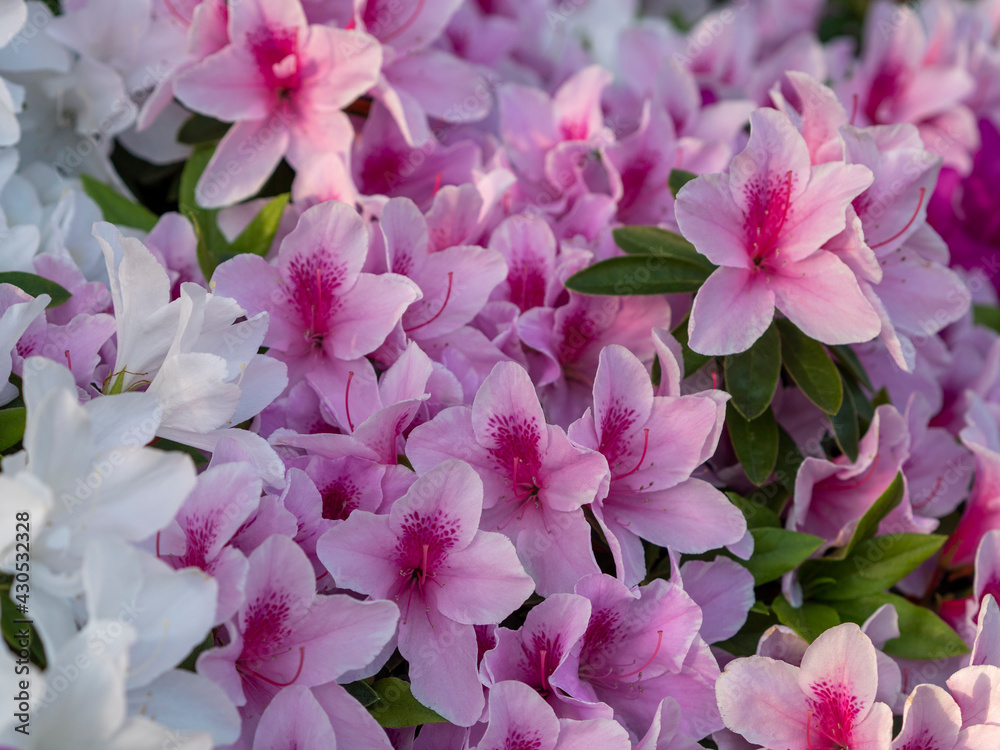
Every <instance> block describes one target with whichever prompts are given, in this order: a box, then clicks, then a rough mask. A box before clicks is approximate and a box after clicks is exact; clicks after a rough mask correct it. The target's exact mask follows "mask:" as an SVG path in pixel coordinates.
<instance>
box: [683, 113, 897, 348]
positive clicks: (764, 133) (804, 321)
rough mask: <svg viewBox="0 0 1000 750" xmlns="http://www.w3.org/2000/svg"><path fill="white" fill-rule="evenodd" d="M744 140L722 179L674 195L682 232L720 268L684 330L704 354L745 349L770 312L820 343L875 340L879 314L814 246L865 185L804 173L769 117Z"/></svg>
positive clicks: (827, 169) (802, 159)
mask: <svg viewBox="0 0 1000 750" xmlns="http://www.w3.org/2000/svg"><path fill="white" fill-rule="evenodd" d="M750 125H751V132H750V141H749V143H747V147H746V149H744V151H743V152H742V153H740V154H739V155H737V156H736V157H734V158H733V161H732V164H731V166H730V168H729V172H728V173H727V174H719V175H703V176H701V177H699V178H697V179H695V180H692V181H691V182H689V183H688V184H687V185H685V186H684V188H682V189H681V192H680V193H679V194H678V196H677V203H676V206H675V213H676V217H677V224H678V225H679V226H680V229H681V232H682V233H683V234H684V236H685V237H687V238H688V239H689V240H691V242H692V243H694V246H695V247H696V248H697V249H698V251H699V252H700V253H702V254H703V255H705V256H707V257H708V258H709V260H711V261H712V262H713V263H715V264H717V265H718V266H720V267H719V268H718V269H717V270H716V271H715V272H714V273H713V274H712V275H711V276H710V277H709V278H708V280H707V281H706V282H705V284H704V286H702V288H701V289H700V290H699V292H698V294H697V296H696V297H695V301H694V308H693V309H692V311H691V318H690V323H689V329H688V330H689V334H690V344H691V348H692V349H694V350H695V351H697V352H701V353H703V354H732V353H735V352H742V351H745V350H746V349H749V348H750V346H751V345H752V344H753V342H754V341H756V340H757V339H758V338H760V336H761V334H763V333H764V331H765V330H766V329H767V327H768V325H770V323H771V319H772V317H773V316H774V309H775V307H777V309H778V310H780V311H781V312H782V313H784V314H785V315H786V316H787V317H788V318H789V319H791V320H792V322H793V323H795V324H796V325H797V326H798V327H799V328H801V329H802V330H803V331H804V332H805V333H806V334H807V335H809V336H811V337H812V338H814V339H817V340H819V341H822V342H824V343H827V344H848V343H854V342H860V341H867V340H868V339H871V338H873V337H874V336H877V335H878V333H879V330H880V328H881V323H880V322H879V318H878V315H877V314H876V313H875V310H873V309H872V306H871V304H869V302H868V301H867V300H866V299H865V297H864V295H863V294H862V293H861V289H860V287H859V286H858V281H857V279H856V278H855V276H854V274H853V273H852V272H851V270H850V269H849V268H848V267H847V265H845V264H844V263H843V261H841V260H840V259H839V258H838V257H837V256H835V255H834V254H832V253H830V252H828V251H825V250H821V249H820V247H821V246H822V245H823V244H824V243H825V242H826V241H827V240H829V239H831V238H832V237H834V236H835V235H837V234H838V233H840V232H841V231H843V229H844V228H845V226H846V211H847V206H848V204H850V202H851V201H852V200H853V199H854V198H856V197H857V196H858V195H860V194H861V193H862V192H864V190H865V189H866V188H867V187H868V186H869V185H870V184H871V182H872V173H871V171H870V170H869V169H868V168H867V167H864V166H861V165H858V164H844V163H843V162H831V163H827V164H820V165H816V166H812V165H811V164H810V160H809V149H808V148H807V146H806V142H805V140H804V139H803V138H802V136H801V135H800V134H799V132H798V130H797V129H796V128H795V126H794V125H793V124H792V123H791V121H790V120H789V119H788V117H786V116H785V115H783V114H781V113H780V112H777V111H776V110H768V109H758V110H756V111H755V112H753V113H752V114H751V115H750Z"/></svg>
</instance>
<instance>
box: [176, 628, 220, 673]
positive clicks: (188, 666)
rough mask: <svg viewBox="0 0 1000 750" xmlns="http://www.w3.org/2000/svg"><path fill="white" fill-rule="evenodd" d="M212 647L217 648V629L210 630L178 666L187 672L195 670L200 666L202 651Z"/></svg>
mask: <svg viewBox="0 0 1000 750" xmlns="http://www.w3.org/2000/svg"><path fill="white" fill-rule="evenodd" d="M210 648H215V631H213V630H210V631H209V633H208V635H206V636H205V638H204V639H203V640H202V642H201V643H199V644H198V645H197V646H195V647H194V649H193V650H192V651H191V653H190V654H188V655H187V656H186V657H185V659H184V661H182V662H181V663H180V664H179V665H177V666H178V669H183V670H185V671H186V672H194V671H196V670H197V667H198V657H199V656H201V654H202V652H204V651H208V650H209V649H210Z"/></svg>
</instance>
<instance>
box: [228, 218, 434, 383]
mask: <svg viewBox="0 0 1000 750" xmlns="http://www.w3.org/2000/svg"><path fill="white" fill-rule="evenodd" d="M367 254H368V231H367V229H366V228H365V224H364V222H363V221H362V219H361V217H360V216H358V215H357V213H355V211H354V210H353V209H352V208H351V207H350V206H348V205H347V204H345V203H337V202H336V201H328V202H326V203H320V204H318V205H316V206H313V207H312V208H310V209H308V210H307V211H305V213H303V214H302V216H301V217H299V223H298V224H297V225H296V227H295V230H294V231H292V233H291V234H289V235H288V236H287V237H286V238H285V239H284V240H283V241H282V243H281V247H280V249H279V251H278V263H277V266H272V265H271V264H269V263H268V262H267V261H265V260H264V259H263V258H261V257H259V256H256V255H252V254H244V255H238V256H236V257H235V258H233V259H231V260H229V261H227V262H225V263H223V264H222V265H221V266H219V267H218V268H217V269H216V271H215V275H214V276H213V278H212V282H213V283H214V284H215V288H216V291H217V293H218V294H221V295H225V296H231V297H233V298H234V299H236V300H238V301H240V303H241V304H242V305H243V307H244V308H246V310H247V314H248V315H256V314H257V313H258V312H261V311H263V310H266V311H267V312H269V313H270V326H269V328H268V330H267V335H266V336H265V337H264V345H265V346H268V347H271V348H272V349H273V350H274V353H275V354H280V356H281V358H282V359H283V360H284V361H285V362H286V363H288V366H289V368H288V369H289V379H290V380H292V381H294V380H297V379H298V378H299V377H301V375H303V374H304V373H305V372H308V371H309V370H312V369H316V368H318V367H320V366H321V365H322V363H323V361H324V360H325V359H327V358H334V359H343V360H350V359H356V358H357V357H361V356H363V355H365V354H369V353H371V352H372V351H374V350H375V349H377V348H378V347H379V346H380V345H381V344H382V342H383V341H385V337H386V336H387V335H388V334H389V332H390V331H391V330H392V329H393V326H395V325H396V323H397V322H398V321H399V319H400V317H401V316H402V314H403V311H404V310H406V308H407V306H408V305H409V304H410V303H411V302H413V301H414V300H416V299H418V297H419V295H420V292H419V290H418V289H417V288H416V285H415V284H413V283H412V282H411V281H409V280H408V279H405V278H403V277H402V276H397V275H395V274H381V275H379V276H375V275H374V274H370V273H362V272H361V269H362V267H363V266H364V263H365V257H366V256H367ZM297 376H298V377H297Z"/></svg>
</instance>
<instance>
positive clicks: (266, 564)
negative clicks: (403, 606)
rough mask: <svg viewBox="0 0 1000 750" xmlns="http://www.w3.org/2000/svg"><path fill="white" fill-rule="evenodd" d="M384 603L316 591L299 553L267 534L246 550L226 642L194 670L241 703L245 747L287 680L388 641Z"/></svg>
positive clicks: (390, 626)
mask: <svg viewBox="0 0 1000 750" xmlns="http://www.w3.org/2000/svg"><path fill="white" fill-rule="evenodd" d="M397 618H398V610H397V608H396V606H395V605H394V604H392V603H391V602H359V601H357V600H356V599H354V598H352V597H350V596H346V595H336V596H317V595H316V583H315V576H314V575H313V570H312V566H311V565H310V564H309V560H308V559H307V558H306V555H305V553H304V552H303V551H302V550H301V549H300V548H299V547H298V545H296V544H295V542H293V541H292V540H291V539H288V538H287V537H283V536H281V535H274V536H271V537H270V538H268V539H267V541H265V542H264V543H263V544H262V545H260V547H258V548H257V549H256V550H255V551H254V553H253V554H252V555H250V567H249V571H248V574H247V583H246V598H245V601H244V602H243V604H242V605H241V606H240V608H239V611H238V612H237V614H236V618H235V619H234V620H232V621H230V623H229V624H227V626H226V630H227V633H228V636H229V638H230V641H229V642H228V643H227V644H226V645H224V646H221V647H219V648H213V649H209V650H208V651H205V652H203V653H202V654H201V656H200V657H199V658H198V673H199V674H202V675H204V676H206V677H208V678H210V679H211V680H213V681H214V682H216V683H217V684H218V685H219V686H220V687H222V689H223V690H225V692H226V695H228V696H229V699H230V700H231V701H232V702H233V703H234V704H236V705H237V706H239V707H240V714H241V716H242V718H243V733H242V735H241V739H240V743H242V744H238V745H237V747H239V748H249V747H250V742H251V739H250V738H252V737H253V735H254V731H255V730H256V727H257V724H258V722H259V721H260V717H261V714H262V712H263V711H264V709H265V708H266V707H267V705H268V704H269V703H270V702H271V700H272V699H273V698H274V696H275V695H276V694H277V692H278V690H279V689H281V688H282V687H287V686H289V685H293V684H295V685H302V686H305V687H313V686H317V685H323V684H325V683H328V682H331V681H333V680H336V679H337V678H338V677H340V676H341V675H342V674H344V673H345V672H347V671H349V670H352V669H360V668H362V667H365V666H367V665H368V664H369V663H370V662H371V661H372V660H373V659H375V657H376V656H378V655H379V653H380V652H381V651H382V649H383V647H384V646H385V645H386V644H387V643H388V642H389V640H390V639H391V638H392V634H393V632H394V630H395V627H396V621H397Z"/></svg>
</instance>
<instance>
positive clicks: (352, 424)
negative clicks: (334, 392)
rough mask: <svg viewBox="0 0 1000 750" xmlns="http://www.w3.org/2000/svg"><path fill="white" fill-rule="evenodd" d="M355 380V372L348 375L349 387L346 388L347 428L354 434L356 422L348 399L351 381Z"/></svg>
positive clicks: (345, 409) (345, 410) (352, 371)
mask: <svg viewBox="0 0 1000 750" xmlns="http://www.w3.org/2000/svg"><path fill="white" fill-rule="evenodd" d="M352 380H354V370H351V371H350V372H348V373H347V387H346V388H344V412H345V414H346V415H347V426H348V428H350V430H351V432H354V422H352V421H351V404H350V401H349V400H348V397H349V396H350V394H351V381H352Z"/></svg>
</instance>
